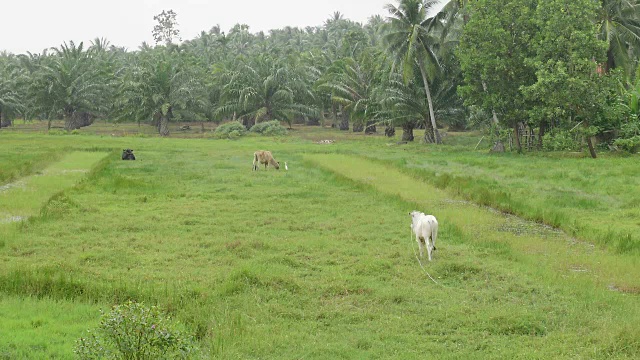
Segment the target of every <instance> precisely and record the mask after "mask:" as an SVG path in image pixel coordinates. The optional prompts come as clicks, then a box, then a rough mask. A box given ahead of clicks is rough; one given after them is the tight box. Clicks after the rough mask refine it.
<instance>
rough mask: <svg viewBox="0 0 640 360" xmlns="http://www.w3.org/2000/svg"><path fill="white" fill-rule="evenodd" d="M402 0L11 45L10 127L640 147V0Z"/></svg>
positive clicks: (3, 59) (0, 88)
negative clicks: (301, 19) (279, 124)
mask: <svg viewBox="0 0 640 360" xmlns="http://www.w3.org/2000/svg"><path fill="white" fill-rule="evenodd" d="M436 5H438V1H436V0H399V1H397V2H396V3H393V4H388V5H386V7H385V9H386V11H387V14H388V15H387V16H385V17H383V16H372V17H370V18H369V20H368V21H367V22H366V23H365V24H361V23H357V22H354V21H351V20H349V19H345V18H344V17H343V15H342V14H340V13H339V12H336V13H334V14H333V15H332V16H330V17H329V18H328V19H327V20H326V21H325V22H324V23H323V24H322V25H319V26H313V27H312V26H309V27H306V28H298V27H285V28H281V29H274V30H270V31H268V32H257V33H252V32H251V31H250V28H249V26H248V25H245V24H237V25H235V26H234V27H232V28H231V29H229V30H228V31H227V32H224V31H222V29H220V27H219V26H214V27H212V28H211V29H210V30H209V31H202V32H201V33H200V34H199V35H198V36H196V37H195V38H193V39H189V40H185V41H180V38H179V35H180V34H179V24H178V23H177V14H176V13H175V12H173V11H163V12H162V13H161V14H158V15H157V16H155V17H154V19H155V20H156V21H157V25H156V26H155V27H154V29H153V35H154V39H155V41H156V43H155V44H154V45H149V44H146V43H143V44H142V45H141V46H140V47H139V48H138V49H137V50H134V51H129V50H127V49H125V48H122V47H118V46H115V45H111V44H110V43H109V42H108V41H107V40H105V39H102V38H97V39H95V40H93V41H91V43H90V44H89V45H88V46H85V44H83V43H79V44H77V43H74V42H73V41H69V42H65V43H63V44H62V45H60V46H59V47H56V48H52V49H48V50H45V51H43V52H41V53H38V54H33V53H26V54H17V55H16V54H11V53H7V52H3V53H1V54H0V126H2V127H6V126H11V123H12V120H13V119H16V118H24V119H29V120H44V121H47V120H48V121H51V120H52V119H64V121H65V128H66V129H67V130H73V129H77V128H79V127H82V126H86V125H89V124H91V122H92V121H93V120H94V119H96V118H101V119H106V120H107V121H127V122H129V121H137V122H145V123H147V122H148V123H151V124H153V125H154V126H156V127H157V130H158V133H159V134H160V135H163V136H166V135H169V126H168V125H169V123H170V122H171V121H211V122H216V123H219V122H222V121H227V120H237V121H240V122H242V123H243V124H244V125H245V126H247V127H250V126H252V125H253V124H255V123H258V122H262V121H269V120H279V121H283V122H286V123H288V124H289V126H291V125H292V124H293V123H305V124H308V125H318V124H325V123H327V122H331V123H332V124H334V125H335V126H336V127H338V128H339V129H341V130H345V131H346V130H352V131H368V132H372V131H376V126H384V127H385V133H386V134H387V135H392V134H394V133H395V129H396V127H401V128H402V139H403V140H406V141H412V140H414V135H413V131H414V129H416V128H424V129H425V135H424V138H423V141H426V142H430V143H439V142H440V141H441V135H440V133H439V128H440V129H442V128H445V127H446V128H448V129H450V130H463V129H468V128H483V129H486V130H487V134H488V135H490V136H491V137H492V138H493V140H494V141H496V142H500V141H506V140H507V139H510V141H511V143H512V144H513V146H514V147H515V149H517V150H518V151H522V149H523V144H521V143H520V139H522V136H523V135H525V134H524V133H523V132H526V134H529V135H530V137H529V140H531V139H534V138H535V144H534V143H533V142H530V143H529V148H531V147H534V148H569V147H571V146H579V144H577V143H578V142H577V141H576V139H578V138H580V139H584V140H583V141H584V142H585V143H586V144H587V146H588V147H589V149H590V150H591V153H592V155H593V156H595V143H594V142H593V139H597V140H598V141H599V143H601V144H606V145H608V146H618V147H622V148H625V149H634V148H637V147H638V146H640V125H639V122H640V120H639V119H638V113H639V110H638V97H639V96H640V81H639V80H640V67H639V66H638V59H639V55H640V15H639V14H640V11H639V10H640V3H639V2H638V0H511V1H507V2H505V1H502V0H449V1H448V2H447V3H446V5H445V6H444V8H442V9H441V10H440V11H439V12H433V9H434V7H435V6H436Z"/></svg>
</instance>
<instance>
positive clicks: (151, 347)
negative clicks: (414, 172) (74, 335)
mask: <svg viewBox="0 0 640 360" xmlns="http://www.w3.org/2000/svg"><path fill="white" fill-rule="evenodd" d="M74 351H75V353H76V355H78V357H79V358H80V359H189V358H192V357H194V355H195V352H196V348H195V345H194V342H193V339H192V337H191V336H188V335H186V334H184V333H183V332H182V331H180V330H178V326H177V324H176V323H175V322H174V321H173V320H171V318H169V317H168V316H165V315H164V314H162V313H161V312H160V310H159V309H158V308H157V307H155V306H152V307H151V308H147V307H145V306H144V305H143V304H140V303H135V302H132V301H129V302H127V303H125V304H124V305H116V306H114V307H113V308H112V309H111V311H110V312H109V313H106V314H103V315H102V319H101V321H100V326H99V327H98V329H96V330H95V331H89V332H88V335H87V337H83V338H80V339H79V340H78V341H77V342H76V348H75V350H74Z"/></svg>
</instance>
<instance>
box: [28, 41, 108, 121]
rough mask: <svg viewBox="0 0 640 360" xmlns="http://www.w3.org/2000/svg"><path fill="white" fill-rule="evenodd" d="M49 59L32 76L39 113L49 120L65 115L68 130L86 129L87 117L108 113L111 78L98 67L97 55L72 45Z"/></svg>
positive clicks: (33, 90) (55, 51)
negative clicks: (106, 96)
mask: <svg viewBox="0 0 640 360" xmlns="http://www.w3.org/2000/svg"><path fill="white" fill-rule="evenodd" d="M53 50H54V54H53V55H51V56H46V57H45V58H44V59H43V61H42V62H41V63H40V64H39V67H38V69H37V71H35V72H34V73H33V78H32V81H31V84H30V85H31V95H32V96H33V97H34V107H35V109H36V111H37V113H40V114H45V115H46V116H47V117H48V118H49V119H51V118H52V117H55V116H59V115H62V117H63V118H64V120H65V129H66V130H74V129H77V128H79V127H81V126H85V125H86V119H85V115H86V114H88V113H99V112H102V111H103V110H105V109H106V102H105V97H104V95H105V92H106V89H107V86H108V84H109V83H110V81H109V79H108V74H106V73H105V72H103V71H102V69H100V68H99V67H97V66H95V65H96V64H95V61H94V52H93V51H85V50H84V46H83V43H80V44H79V45H78V46H76V45H75V44H74V43H73V41H71V42H69V44H68V45H67V44H66V43H64V44H63V45H61V46H60V48H53Z"/></svg>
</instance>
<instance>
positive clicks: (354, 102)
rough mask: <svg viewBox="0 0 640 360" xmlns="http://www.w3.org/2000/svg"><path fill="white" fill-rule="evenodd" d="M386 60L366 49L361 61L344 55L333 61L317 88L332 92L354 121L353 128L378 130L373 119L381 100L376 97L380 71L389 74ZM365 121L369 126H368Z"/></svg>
mask: <svg viewBox="0 0 640 360" xmlns="http://www.w3.org/2000/svg"><path fill="white" fill-rule="evenodd" d="M385 60H386V59H384V58H383V57H382V56H381V55H380V54H376V53H375V52H374V51H366V52H365V53H363V55H361V56H360V57H359V58H358V60H356V59H354V58H344V59H341V60H338V61H336V62H335V63H334V65H333V67H332V69H331V70H330V71H329V72H328V74H327V75H326V76H325V77H324V78H322V79H321V80H320V81H319V84H318V88H319V89H322V90H324V91H326V92H328V93H330V94H331V96H332V100H333V101H334V102H336V103H338V104H340V105H341V106H342V111H343V112H346V113H347V114H349V116H350V118H351V120H353V123H354V124H353V131H354V132H359V131H362V130H363V129H364V130H365V132H372V131H373V132H375V130H374V129H375V121H373V120H374V118H375V117H376V114H377V113H378V112H379V109H378V108H379V104H380V103H379V102H378V101H377V99H376V98H375V97H374V94H375V91H376V87H378V86H379V84H380V82H381V79H380V74H386V73H388V69H387V68H385V64H386V61H385ZM365 122H366V129H365Z"/></svg>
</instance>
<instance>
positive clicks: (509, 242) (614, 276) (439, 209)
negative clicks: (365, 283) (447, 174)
mask: <svg viewBox="0 0 640 360" xmlns="http://www.w3.org/2000/svg"><path fill="white" fill-rule="evenodd" d="M305 159H308V160H310V161H312V162H314V163H316V164H318V165H320V166H322V167H324V168H326V169H329V170H331V171H334V172H336V173H338V174H340V175H342V176H345V177H347V178H349V179H353V180H355V181H358V182H360V183H364V184H367V185H370V186H371V187H373V188H375V189H376V190H377V191H380V192H383V193H388V194H392V195H397V196H399V197H400V198H402V199H403V200H406V201H409V202H413V203H416V204H418V205H420V207H419V209H418V210H421V211H423V212H425V213H430V214H434V215H436V217H437V218H438V219H439V220H440V221H441V222H443V224H445V226H446V224H451V225H453V226H455V227H456V228H457V229H459V230H460V231H462V232H464V233H465V234H466V235H467V236H468V237H469V238H471V239H472V240H473V241H474V242H475V243H477V244H479V245H481V246H498V247H500V246H501V245H500V244H501V243H502V244H503V245H502V246H505V245H506V246H509V247H511V248H514V249H517V250H518V251H517V253H515V254H514V256H516V257H519V258H522V259H528V260H529V261H531V262H532V263H535V264H538V266H545V267H546V268H547V269H550V270H553V271H554V272H557V273H559V274H564V275H567V276H568V275H571V277H579V276H584V277H586V278H590V279H592V280H593V281H594V282H596V283H597V284H598V286H602V287H609V288H622V289H629V291H630V292H635V293H640V277H638V276H637V274H638V272H639V271H640V263H639V262H638V258H637V256H633V255H620V254H615V253H613V252H611V251H607V250H603V249H597V248H595V247H594V246H593V245H591V244H589V243H586V242H583V241H578V240H576V239H574V238H572V237H570V236H568V235H567V234H565V233H563V232H561V231H558V230H554V229H552V228H550V227H548V226H544V225H541V224H536V223H533V222H529V221H525V220H523V219H519V218H517V217H515V216H512V215H507V214H503V213H500V212H498V211H496V210H493V209H491V208H486V207H484V208H483V207H480V206H477V205H475V204H472V203H469V202H466V201H463V200H460V199H459V198H456V197H454V196H452V195H450V194H449V193H447V192H446V191H443V190H440V189H437V188H436V187H434V186H432V185H430V184H427V183H425V182H424V181H421V180H420V179H416V178H413V177H411V176H409V175H407V174H404V173H402V172H400V171H399V170H397V169H395V168H393V167H392V166H385V165H381V164H380V163H377V162H372V161H369V160H366V159H363V158H358V157H353V156H346V155H338V154H330V155H307V156H305ZM440 236H442V237H443V242H444V243H445V244H446V236H447V235H446V233H444V234H441V235H440ZM489 244H494V245H489ZM443 246H445V245H443Z"/></svg>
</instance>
